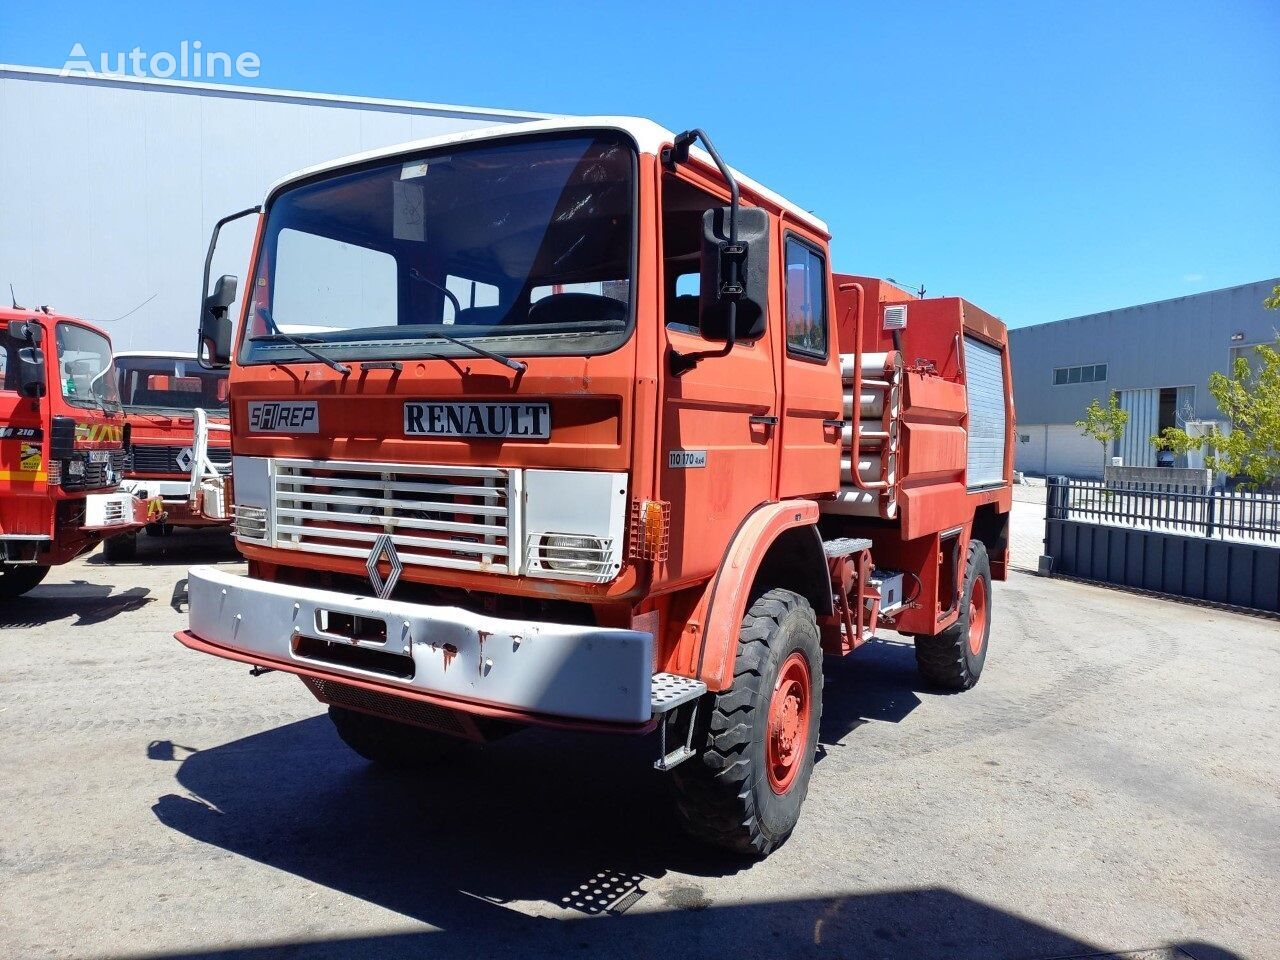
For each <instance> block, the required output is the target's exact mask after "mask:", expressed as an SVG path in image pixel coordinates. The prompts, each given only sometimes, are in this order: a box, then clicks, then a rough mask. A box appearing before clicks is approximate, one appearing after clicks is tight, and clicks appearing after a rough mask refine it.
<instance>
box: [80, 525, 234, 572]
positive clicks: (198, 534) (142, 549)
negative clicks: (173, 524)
mask: <svg viewBox="0 0 1280 960" xmlns="http://www.w3.org/2000/svg"><path fill="white" fill-rule="evenodd" d="M239 559H240V552H239V551H238V550H237V549H236V545H235V540H234V539H233V538H232V536H231V531H230V529H229V528H227V527H211V528H207V529H199V530H174V531H173V532H172V533H171V534H169V535H168V536H163V537H153V536H151V535H149V534H147V533H146V532H145V531H144V532H140V533H139V534H138V555H137V557H136V558H134V559H133V560H128V561H118V562H115V563H112V562H111V561H109V560H107V559H106V557H104V556H103V555H102V550H101V549H99V550H97V551H95V552H94V553H93V554H92V555H91V556H90V557H89V558H88V559H87V560H86V561H85V563H87V564H89V565H90V566H95V567H126V568H127V567H137V566H148V567H165V566H184V567H185V566H189V565H191V564H193V563H225V562H227V561H229V560H239Z"/></svg>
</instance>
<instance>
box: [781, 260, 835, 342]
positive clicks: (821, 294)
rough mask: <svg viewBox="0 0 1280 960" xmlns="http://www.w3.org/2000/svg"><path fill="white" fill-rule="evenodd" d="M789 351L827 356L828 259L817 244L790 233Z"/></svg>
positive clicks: (788, 279)
mask: <svg viewBox="0 0 1280 960" xmlns="http://www.w3.org/2000/svg"><path fill="white" fill-rule="evenodd" d="M786 253H787V353H789V354H791V355H792V356H800V357H805V358H809V359H815V360H826V358H827V261H826V258H825V257H824V256H823V255H822V254H821V253H820V252H819V251H818V250H817V249H816V248H814V247H812V246H810V245H809V244H807V243H805V242H804V241H802V240H800V239H798V238H796V237H791V236H789V237H787V244H786Z"/></svg>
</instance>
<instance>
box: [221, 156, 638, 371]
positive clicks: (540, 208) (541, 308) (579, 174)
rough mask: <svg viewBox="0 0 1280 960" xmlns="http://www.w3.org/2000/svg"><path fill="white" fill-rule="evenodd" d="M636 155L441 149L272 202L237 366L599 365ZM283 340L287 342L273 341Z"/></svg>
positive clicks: (614, 333)
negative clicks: (489, 356) (549, 358)
mask: <svg viewBox="0 0 1280 960" xmlns="http://www.w3.org/2000/svg"><path fill="white" fill-rule="evenodd" d="M634 168H635V151H634V148H633V147H631V146H628V145H627V144H626V143H625V141H624V139H623V138H622V137H621V136H619V135H616V134H613V133H607V132H603V131H588V132H583V133H572V134H567V135H557V136H553V137H540V138H532V137H520V138H515V139H511V140H507V141H498V142H489V143H478V144H475V145H470V146H468V145H462V146H456V145H455V146H452V147H450V148H448V149H447V150H439V151H433V152H427V153H422V154H417V155H406V156H401V157H397V158H396V159H395V160H394V161H392V162H381V163H379V164H378V165H376V166H367V167H364V168H360V169H355V170H350V171H347V172H342V173H337V174H334V175H329V176H326V177H324V178H323V179H320V180H313V181H310V182H307V183H304V184H303V185H301V186H297V187H293V188H292V189H289V190H287V191H285V192H283V193H281V194H279V195H277V196H276V197H275V199H274V200H273V201H272V202H271V206H270V209H269V212H268V216H267V222H266V226H265V229H264V233H263V240H262V246H261V249H260V251H259V255H258V261H257V265H256V271H255V275H254V278H253V282H252V284H251V285H250V287H249V290H248V292H247V293H246V296H247V297H248V298H249V305H248V313H247V329H246V330H245V334H244V338H243V341H242V347H241V353H240V359H241V361H242V362H246V363H289V362H297V361H306V362H314V356H311V355H309V354H308V352H307V351H305V350H303V349H301V347H300V346H299V345H300V344H304V345H305V346H306V347H308V348H309V349H310V350H312V351H317V352H319V353H321V354H323V355H324V356H326V357H330V358H332V359H363V358H369V359H378V358H388V359H390V358H396V357H402V358H403V357H414V356H449V357H463V356H467V357H474V354H473V353H470V352H468V351H467V350H465V349H464V348H462V347H461V346H459V345H457V344H451V343H449V342H448V341H447V340H446V339H445V338H446V337H452V338H455V339H460V340H461V339H465V340H474V341H476V342H477V344H483V345H484V346H485V347H486V348H487V349H489V350H491V351H494V352H497V353H501V354H505V355H510V354H525V355H530V354H584V353H600V352H603V351H605V350H611V349H614V348H616V347H617V346H618V345H620V344H621V343H622V342H623V340H624V339H625V338H626V336H627V333H628V331H629V329H630V326H631V322H630V321H631V315H632V304H631V299H632V298H631V286H632V284H631V279H632V265H633V246H634V243H633V233H634V214H633V211H634V207H635V186H634V184H635V175H634ZM282 334H283V335H284V336H282Z"/></svg>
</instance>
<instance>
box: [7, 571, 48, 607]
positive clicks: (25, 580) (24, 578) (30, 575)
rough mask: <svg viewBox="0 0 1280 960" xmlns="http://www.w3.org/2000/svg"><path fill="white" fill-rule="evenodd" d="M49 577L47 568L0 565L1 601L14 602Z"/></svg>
mask: <svg viewBox="0 0 1280 960" xmlns="http://www.w3.org/2000/svg"><path fill="white" fill-rule="evenodd" d="M48 575H49V568H48V567H47V566H37V565H35V564H22V565H21V566H9V565H7V564H0V600H13V599H14V598H16V597H20V596H22V595H23V594H24V593H26V592H27V591H28V590H34V589H35V588H36V587H38V586H39V585H40V581H42V580H43V579H44V578H45V577H47V576H48Z"/></svg>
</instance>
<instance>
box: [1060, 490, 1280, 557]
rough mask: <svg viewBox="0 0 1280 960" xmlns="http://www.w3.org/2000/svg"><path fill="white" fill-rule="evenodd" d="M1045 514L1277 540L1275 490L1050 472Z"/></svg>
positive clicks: (1279, 498)
mask: <svg viewBox="0 0 1280 960" xmlns="http://www.w3.org/2000/svg"><path fill="white" fill-rule="evenodd" d="M1047 492H1048V497H1047V501H1048V503H1047V512H1048V515H1049V518H1050V519H1056V520H1082V521H1085V522H1087V523H1099V524H1106V525H1108V526H1120V527H1130V528H1133V529H1137V530H1153V531H1157V532H1161V533H1180V534H1184V535H1190V536H1200V537H1208V538H1212V539H1218V540H1244V541H1249V542H1253V543H1272V544H1280V493H1276V492H1274V491H1251V490H1212V489H1205V488H1204V487H1193V486H1184V485H1182V484H1152V483H1126V482H1115V481H1112V482H1109V483H1108V482H1100V481H1097V480H1070V479H1068V478H1066V477H1050V478H1049V482H1048V491H1047Z"/></svg>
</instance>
